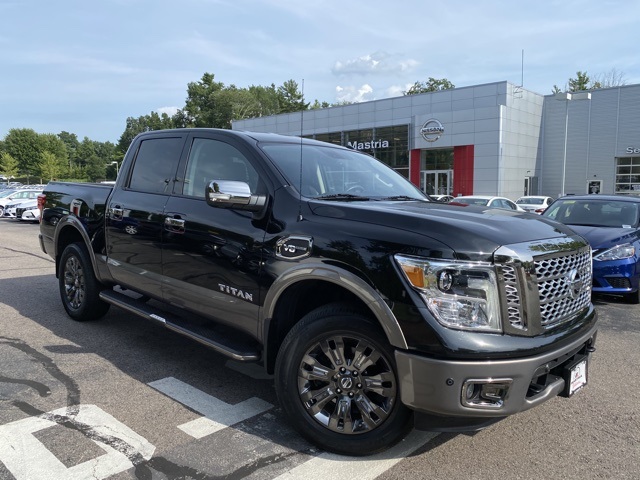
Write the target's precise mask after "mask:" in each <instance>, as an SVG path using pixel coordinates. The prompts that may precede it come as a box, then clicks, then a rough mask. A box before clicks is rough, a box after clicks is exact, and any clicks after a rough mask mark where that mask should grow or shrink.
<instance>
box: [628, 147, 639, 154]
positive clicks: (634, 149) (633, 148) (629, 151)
mask: <svg viewBox="0 0 640 480" xmlns="http://www.w3.org/2000/svg"><path fill="white" fill-rule="evenodd" d="M627 153H640V148H638V147H627Z"/></svg>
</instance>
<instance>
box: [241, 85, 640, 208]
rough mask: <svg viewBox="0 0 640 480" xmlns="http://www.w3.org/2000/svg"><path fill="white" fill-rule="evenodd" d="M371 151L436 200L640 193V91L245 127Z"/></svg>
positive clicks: (494, 99)
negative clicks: (445, 196) (441, 196)
mask: <svg viewBox="0 0 640 480" xmlns="http://www.w3.org/2000/svg"><path fill="white" fill-rule="evenodd" d="M233 129H234V130H248V131H256V132H273V133H281V134H286V135H298V136H300V135H302V136H304V137H309V138H315V139H317V140H322V141H325V142H332V143H335V144H339V145H344V146H348V147H350V148H354V149H357V150H362V151H364V152H367V153H369V154H371V155H373V156H375V157H376V158H378V159H379V160H380V161H382V162H384V163H386V164H387V165H389V166H390V167H392V168H394V169H395V170H397V171H398V172H399V173H401V174H402V175H404V176H405V177H407V178H409V179H410V180H411V182H413V183H414V184H415V185H418V186H420V188H421V189H422V190H423V191H425V192H427V193H429V194H451V195H454V196H458V195H472V194H476V195H499V196H505V197H508V198H511V199H517V198H518V197H520V196H522V195H524V194H528V195H548V196H551V197H557V196H559V195H560V194H561V193H562V192H564V193H567V194H582V193H609V194H610V193H631V192H638V193H640V85H623V86H619V87H612V88H604V89H598V90H592V91H590V92H579V93H574V94H559V95H541V94H539V93H535V92H532V91H529V90H526V89H524V88H522V87H520V86H517V85H513V84H511V83H509V82H496V83H489V84H483V85H475V86H470V87H462V88H454V89H451V90H443V91H438V92H430V93H423V94H419V95H407V96H402V97H397V98H388V99H383V100H375V101H371V102H363V103H357V104H351V105H343V106H336V107H330V108H324V109H317V110H306V111H304V112H295V113H289V114H282V115H273V116H267V117H259V118H252V119H246V120H238V121H234V122H233Z"/></svg>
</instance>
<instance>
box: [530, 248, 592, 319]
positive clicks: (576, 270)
mask: <svg viewBox="0 0 640 480" xmlns="http://www.w3.org/2000/svg"><path fill="white" fill-rule="evenodd" d="M535 270H536V276H537V278H538V292H539V295H540V316H541V324H542V325H543V326H544V327H551V326H553V325H557V324H558V323H561V322H562V321H563V320H568V319H569V318H571V317H573V316H574V315H575V314H577V313H578V312H579V311H580V310H582V309H583V308H585V307H586V306H588V305H589V302H591V283H592V282H591V276H592V273H591V253H590V252H576V253H572V254H568V255H563V256H558V257H555V258H549V259H544V260H540V261H535ZM587 287H588V288H587Z"/></svg>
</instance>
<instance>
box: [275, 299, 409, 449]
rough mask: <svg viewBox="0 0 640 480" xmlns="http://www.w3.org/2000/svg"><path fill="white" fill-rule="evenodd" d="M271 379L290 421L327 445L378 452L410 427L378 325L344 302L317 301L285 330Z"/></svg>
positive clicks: (388, 348) (390, 351)
mask: <svg viewBox="0 0 640 480" xmlns="http://www.w3.org/2000/svg"><path fill="white" fill-rule="evenodd" d="M275 384H276V391H277V393H278V399H279V401H280V404H281V405H282V407H283V409H284V411H285V414H286V416H287V417H288V418H289V419H290V421H291V422H292V423H293V426H294V427H295V428H296V429H297V430H298V431H299V432H300V434H301V435H302V436H304V437H305V438H306V439H307V440H309V441H310V442H312V443H315V444H316V445H318V446H319V447H321V448H323V449H325V450H328V451H331V452H335V453H340V454H344V455H369V454H372V453H376V452H379V451H382V450H385V449H387V448H388V447H390V446H392V445H393V444H395V443H397V442H398V441H399V440H401V439H402V438H403V437H404V436H405V435H406V434H407V433H408V431H409V430H410V428H411V420H412V413H411V411H410V410H409V409H408V408H407V407H405V406H404V405H403V404H402V403H401V402H400V392H399V385H398V375H397V373H396V366H395V361H394V354H393V349H392V347H391V346H390V345H389V343H388V341H387V339H386V337H385V336H384V334H383V333H382V332H381V330H380V328H379V326H378V325H376V324H374V323H373V322H372V321H371V320H369V319H368V318H366V317H364V316H363V315H361V314H359V313H356V312H355V311H352V310H350V309H349V307H348V306H345V305H341V304H334V305H327V306H323V307H320V308H318V309H316V310H314V311H312V312H311V313H309V314H307V315H306V316H305V317H304V318H303V319H302V320H300V322H299V323H298V324H297V325H296V326H295V327H294V328H293V329H292V330H291V331H290V332H289V334H288V335H287V337H286V338H285V340H284V342H283V344H282V346H281V348H280V351H279V353H278V358H277V360H276V370H275Z"/></svg>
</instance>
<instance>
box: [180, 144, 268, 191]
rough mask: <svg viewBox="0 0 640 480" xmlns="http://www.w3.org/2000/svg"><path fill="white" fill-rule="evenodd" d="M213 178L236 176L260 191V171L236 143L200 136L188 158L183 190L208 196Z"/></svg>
mask: <svg viewBox="0 0 640 480" xmlns="http://www.w3.org/2000/svg"><path fill="white" fill-rule="evenodd" d="M211 180H235V181H239V182H245V183H247V184H249V188H250V189H251V192H252V193H255V192H256V188H257V184H258V173H257V172H256V171H255V169H254V168H253V166H252V165H251V164H250V163H249V161H248V160H247V159H246V158H245V156H244V155H243V154H242V153H240V152H239V151H238V150H237V149H236V148H235V147H233V146H231V145H229V144H228V143H224V142H220V141H218V140H211V139H207V138H196V139H194V140H193V145H192V146H191V153H190V154H189V159H188V160H187V173H186V175H185V182H184V187H183V191H182V193H183V194H184V195H189V196H195V197H204V192H205V187H206V186H207V184H208V183H209V182H210V181H211Z"/></svg>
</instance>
